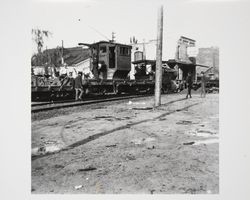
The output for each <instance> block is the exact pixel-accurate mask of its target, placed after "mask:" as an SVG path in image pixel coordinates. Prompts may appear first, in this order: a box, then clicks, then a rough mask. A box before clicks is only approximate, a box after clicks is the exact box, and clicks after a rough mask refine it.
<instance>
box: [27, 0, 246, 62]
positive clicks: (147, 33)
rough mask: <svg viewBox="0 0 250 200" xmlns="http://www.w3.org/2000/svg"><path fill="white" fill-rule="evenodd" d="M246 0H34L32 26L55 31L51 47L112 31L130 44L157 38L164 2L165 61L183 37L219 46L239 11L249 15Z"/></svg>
mask: <svg viewBox="0 0 250 200" xmlns="http://www.w3.org/2000/svg"><path fill="white" fill-rule="evenodd" d="M245 4H247V1H244V0H164V1H163V0H126V1H124V0H33V1H32V3H31V28H40V29H43V30H49V31H50V32H51V33H52V36H51V37H50V38H49V39H46V40H45V44H44V46H47V48H53V47H56V46H59V45H61V41H62V40H63V41H64V46H65V47H73V46H77V44H78V43H79V42H86V43H92V42H97V41H99V40H106V38H110V39H111V33H112V32H115V36H116V41H117V42H119V43H129V38H130V37H131V36H135V37H136V38H137V39H138V42H142V41H143V39H145V40H146V41H148V40H154V39H156V34H157V12H158V8H159V6H160V5H163V7H164V20H163V59H169V58H173V57H174V54H175V49H176V42H177V40H178V38H179V37H180V36H182V35H183V36H186V37H189V38H192V39H195V40H196V44H197V47H211V46H217V47H220V45H221V42H222V40H221V39H222V37H223V34H224V32H223V27H225V26H227V25H228V24H225V23H230V21H231V22H234V21H235V20H237V19H235V18H234V17H233V13H235V11H239V12H243V15H244V12H245V13H248V10H247V9H246V7H245ZM242 20H244V18H243V19H242ZM236 23H237V22H236ZM103 35H104V36H103ZM32 51H33V52H34V51H35V45H34V43H32Z"/></svg>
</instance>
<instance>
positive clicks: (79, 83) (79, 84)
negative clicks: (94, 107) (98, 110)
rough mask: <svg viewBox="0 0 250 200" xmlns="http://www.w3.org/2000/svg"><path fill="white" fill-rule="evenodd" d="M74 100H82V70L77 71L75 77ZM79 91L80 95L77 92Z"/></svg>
mask: <svg viewBox="0 0 250 200" xmlns="http://www.w3.org/2000/svg"><path fill="white" fill-rule="evenodd" d="M75 91H76V95H75V100H76V101H78V100H82V95H83V84H82V72H78V76H77V77H76V78H75ZM79 92H80V95H78V93H79Z"/></svg>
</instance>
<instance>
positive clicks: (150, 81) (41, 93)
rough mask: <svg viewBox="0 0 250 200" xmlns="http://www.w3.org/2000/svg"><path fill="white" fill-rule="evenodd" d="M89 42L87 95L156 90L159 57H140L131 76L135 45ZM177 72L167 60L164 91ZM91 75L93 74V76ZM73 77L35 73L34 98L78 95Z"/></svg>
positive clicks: (134, 63) (85, 79) (164, 68)
mask: <svg viewBox="0 0 250 200" xmlns="http://www.w3.org/2000/svg"><path fill="white" fill-rule="evenodd" d="M79 45H84V46H87V47H88V49H89V55H90V64H89V72H90V74H84V76H83V77H84V80H83V88H84V91H85V95H90V94H107V93H115V94H120V93H145V92H147V93H150V92H151V93H152V92H153V91H154V74H155V60H137V61H134V62H132V64H133V66H134V67H135V79H134V80H131V79H130V77H129V73H130V71H131V49H132V46H130V45H125V44H120V43H114V42H108V41H100V42H97V43H93V44H86V43H79ZM176 76H177V72H176V70H175V69H173V68H169V67H168V65H166V62H165V61H163V79H162V92H165V93H166V92H171V87H172V86H171V81H172V80H174V79H175V78H176ZM90 77H91V78H90ZM72 80H73V78H72V77H68V76H64V77H63V76H60V77H57V78H56V79H54V80H49V81H48V79H47V78H46V77H36V76H33V77H32V101H43V100H56V99H74V85H73V84H74V83H73V81H72Z"/></svg>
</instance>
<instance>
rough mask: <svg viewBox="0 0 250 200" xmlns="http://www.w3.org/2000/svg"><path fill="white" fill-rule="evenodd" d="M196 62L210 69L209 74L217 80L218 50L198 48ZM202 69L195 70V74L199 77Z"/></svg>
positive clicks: (215, 48) (216, 48)
mask: <svg viewBox="0 0 250 200" xmlns="http://www.w3.org/2000/svg"><path fill="white" fill-rule="evenodd" d="M196 62H197V63H198V64H201V65H207V66H209V67H212V68H211V69H209V71H208V72H209V73H213V74H214V76H215V77H217V78H219V48H218V47H209V48H199V49H198V55H197V57H196ZM201 71H204V69H203V68H199V67H198V68H197V74H198V75H199V74H200V73H201Z"/></svg>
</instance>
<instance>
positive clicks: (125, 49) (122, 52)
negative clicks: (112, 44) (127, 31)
mask: <svg viewBox="0 0 250 200" xmlns="http://www.w3.org/2000/svg"><path fill="white" fill-rule="evenodd" d="M120 55H121V56H129V49H128V47H120Z"/></svg>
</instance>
